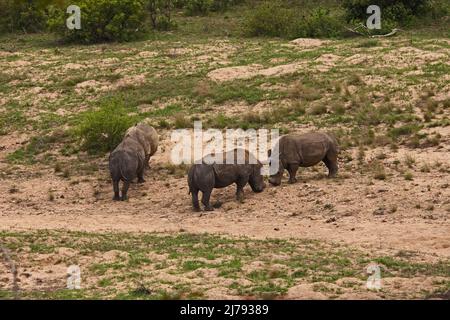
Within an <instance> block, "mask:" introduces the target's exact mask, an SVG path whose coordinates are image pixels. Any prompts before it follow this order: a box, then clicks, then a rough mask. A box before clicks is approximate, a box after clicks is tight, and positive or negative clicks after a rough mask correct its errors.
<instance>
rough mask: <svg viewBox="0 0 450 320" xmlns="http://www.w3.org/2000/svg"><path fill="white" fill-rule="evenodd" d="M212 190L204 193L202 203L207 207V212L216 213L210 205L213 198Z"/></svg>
mask: <svg viewBox="0 0 450 320" xmlns="http://www.w3.org/2000/svg"><path fill="white" fill-rule="evenodd" d="M211 192H212V190H211V189H208V190H205V191H202V193H203V194H202V203H203V205H204V206H205V211H214V208H213V207H212V206H211V205H210V204H209V199H210V198H211Z"/></svg>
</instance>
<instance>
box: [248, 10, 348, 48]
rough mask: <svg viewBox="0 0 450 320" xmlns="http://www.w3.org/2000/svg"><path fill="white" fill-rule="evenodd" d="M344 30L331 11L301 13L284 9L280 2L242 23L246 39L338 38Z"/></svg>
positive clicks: (249, 16) (255, 11) (256, 11)
mask: <svg viewBox="0 0 450 320" xmlns="http://www.w3.org/2000/svg"><path fill="white" fill-rule="evenodd" d="M342 31H343V26H342V23H341V22H340V18H339V17H337V16H333V15H332V14H331V11H330V10H328V9H324V8H321V7H319V8H316V9H314V10H312V11H308V12H301V11H299V10H297V9H292V8H285V7H283V3H282V2H264V3H262V4H261V5H259V6H258V7H256V8H255V10H253V11H252V12H251V13H250V14H249V15H248V16H247V17H246V18H245V22H244V33H245V34H247V35H249V36H271V37H282V38H289V39H294V38H300V37H338V36H340V35H341V34H342Z"/></svg>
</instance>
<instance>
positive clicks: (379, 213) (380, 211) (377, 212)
mask: <svg viewBox="0 0 450 320" xmlns="http://www.w3.org/2000/svg"><path fill="white" fill-rule="evenodd" d="M385 211H386V209H385V208H383V207H381V208H378V209H376V210H375V211H374V212H373V215H374V216H382V215H384V213H385Z"/></svg>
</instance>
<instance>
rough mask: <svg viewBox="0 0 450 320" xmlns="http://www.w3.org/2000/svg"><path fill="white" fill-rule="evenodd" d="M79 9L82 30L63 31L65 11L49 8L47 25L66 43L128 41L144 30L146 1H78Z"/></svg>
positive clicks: (75, 2)
mask: <svg viewBox="0 0 450 320" xmlns="http://www.w3.org/2000/svg"><path fill="white" fill-rule="evenodd" d="M72 4H74V5H77V6H79V7H80V9H81V29H80V30H69V29H68V28H67V27H66V19H67V17H68V15H67V14H66V11H65V10H61V9H57V8H54V7H52V8H51V10H50V18H49V20H48V25H49V28H50V30H53V31H56V32H57V33H59V34H61V35H62V36H63V38H64V39H65V40H67V41H74V42H81V43H95V42H102V41H130V40H133V39H136V38H138V37H139V36H140V35H141V34H142V32H143V31H144V29H145V19H146V10H145V4H146V2H145V0H78V1H73V3H72Z"/></svg>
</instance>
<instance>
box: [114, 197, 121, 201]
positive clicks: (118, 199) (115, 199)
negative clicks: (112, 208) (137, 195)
mask: <svg viewBox="0 0 450 320" xmlns="http://www.w3.org/2000/svg"><path fill="white" fill-rule="evenodd" d="M120 200H121V199H120V197H119V196H114V197H113V201H120Z"/></svg>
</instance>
